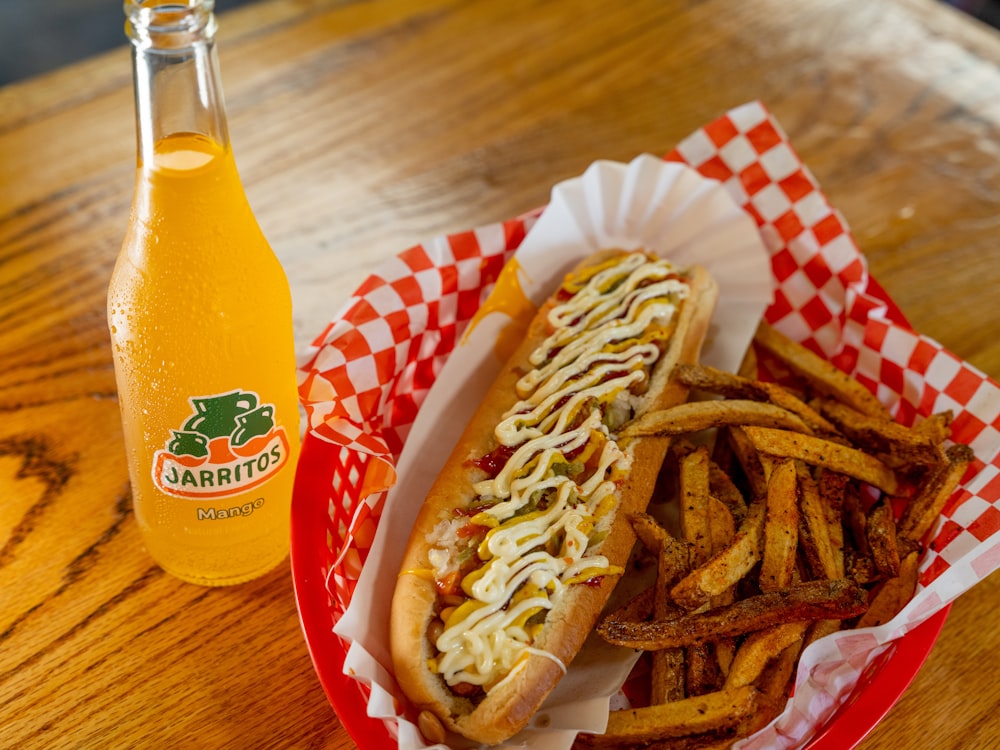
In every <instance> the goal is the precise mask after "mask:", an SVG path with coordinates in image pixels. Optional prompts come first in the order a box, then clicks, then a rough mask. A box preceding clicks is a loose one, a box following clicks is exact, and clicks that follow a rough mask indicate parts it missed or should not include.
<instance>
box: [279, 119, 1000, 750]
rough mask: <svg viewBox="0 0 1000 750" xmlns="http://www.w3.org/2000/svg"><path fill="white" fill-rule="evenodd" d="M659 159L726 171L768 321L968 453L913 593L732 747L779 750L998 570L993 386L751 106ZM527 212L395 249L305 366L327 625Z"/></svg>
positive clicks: (813, 662)
mask: <svg viewBox="0 0 1000 750" xmlns="http://www.w3.org/2000/svg"><path fill="white" fill-rule="evenodd" d="M666 158H667V159H668V160H673V161H680V162H684V163H687V164H688V165H690V166H692V167H694V168H695V169H696V170H697V171H698V172H700V173H701V174H702V175H703V176H705V177H708V178H710V179H714V180H717V181H719V182H720V183H722V184H723V186H724V187H725V189H726V190H727V191H728V192H729V194H730V195H731V196H732V197H733V199H734V200H735V201H736V202H737V204H738V205H740V206H742V207H743V208H744V210H746V211H747V212H748V213H749V214H750V215H751V216H752V217H753V218H754V219H755V221H756V222H757V225H758V228H759V231H760V233H761V237H762V239H763V241H764V243H765V245H766V247H767V249H768V251H769V252H770V253H771V264H772V270H773V273H774V278H775V280H776V283H777V288H776V293H775V299H774V301H773V303H772V304H771V306H770V307H769V308H768V310H767V311H766V313H765V317H766V319H767V320H768V322H770V323H771V324H773V325H774V326H776V327H777V328H778V329H780V330H781V331H783V332H784V333H786V334H788V335H790V336H791V337H792V338H794V339H796V340H798V341H802V342H803V343H804V344H805V345H806V346H808V347H809V348H811V349H813V350H814V351H816V352H818V353H820V354H822V355H823V356H824V357H826V358H828V359H830V360H831V361H833V362H834V363H836V364H837V365H838V366H839V367H840V368H841V369H843V370H845V371H847V372H849V373H851V374H852V375H853V376H854V377H855V378H857V379H858V380H859V381H860V382H862V383H864V384H865V385H867V386H868V387H869V388H870V389H872V390H873V391H874V392H876V393H877V395H878V397H879V398H880V400H881V401H882V402H883V403H885V404H886V405H887V406H889V408H890V410H891V411H892V412H893V414H894V416H895V417H896V418H897V419H898V420H899V421H901V422H903V423H906V424H912V423H913V422H914V421H915V420H919V419H920V418H921V417H925V416H928V415H930V414H932V413H935V412H939V411H943V410H947V409H950V410H952V411H953V413H954V421H953V423H952V428H953V430H952V433H953V434H952V437H953V439H954V440H955V441H956V442H962V443H966V444H968V445H970V446H971V447H972V448H973V450H974V452H975V454H976V456H977V460H976V461H975V463H974V465H973V466H972V467H970V470H969V472H968V474H967V476H966V477H965V481H964V482H963V485H962V487H961V488H960V490H959V491H958V492H956V494H955V496H954V497H953V498H952V499H951V501H950V502H949V503H948V504H947V506H946V507H945V509H944V511H943V513H942V518H941V521H940V523H939V524H938V526H937V527H936V531H935V532H934V537H933V541H932V542H931V544H930V546H929V549H928V551H927V553H926V554H925V557H924V559H923V560H922V563H921V579H920V583H921V589H920V590H919V591H918V594H917V596H916V597H915V599H914V601H913V602H912V603H911V604H910V606H909V607H907V609H905V610H904V611H903V612H902V613H900V615H899V616H898V617H897V618H896V619H895V620H894V621H893V622H892V623H889V624H887V625H885V626H882V628H881V629H875V630H874V631H857V632H850V631H848V632H845V633H841V634H838V635H837V636H834V637H832V638H828V639H825V641H823V642H821V644H816V645H817V646H819V648H818V649H815V650H816V653H814V654H807V657H810V658H805V657H804V658H803V664H802V666H801V667H800V671H799V676H798V684H797V686H796V691H795V698H794V701H793V702H791V703H790V704H789V707H788V709H787V710H786V712H785V714H784V715H783V716H782V717H780V718H779V719H778V720H777V721H776V722H775V723H774V724H773V725H772V726H771V727H769V728H768V729H766V730H764V731H763V732H761V733H759V734H758V735H757V736H756V737H755V738H754V739H752V740H750V741H747V742H746V743H745V745H744V746H745V747H753V748H758V747H759V748H763V747H775V746H780V747H793V746H796V745H798V744H801V742H802V741H804V740H806V739H808V737H809V736H810V735H811V733H812V731H814V730H815V728H816V727H817V726H820V725H822V723H823V722H824V721H825V720H826V718H828V717H829V716H830V715H831V714H832V713H833V711H834V710H835V709H836V707H837V705H838V704H839V702H840V701H841V700H842V699H843V697H844V696H845V695H846V694H847V693H848V692H849V690H850V688H851V686H853V684H854V683H855V681H856V680H857V679H858V676H859V674H860V672H861V670H862V669H863V668H864V666H865V664H867V663H868V662H869V661H870V660H871V659H872V658H873V657H874V655H875V654H876V653H877V652H878V650H879V649H880V648H881V647H882V645H883V644H884V643H886V642H887V641H888V640H889V639H891V638H894V637H897V636H899V635H901V634H903V633H905V632H907V631H908V630H909V629H911V628H912V627H914V626H915V625H916V624H918V623H919V622H922V621H923V620H924V619H926V618H927V617H928V616H930V614H932V613H934V612H936V611H939V610H940V609H941V608H942V607H944V606H945V605H946V604H948V603H949V602H950V601H952V600H953V599H954V598H955V597H956V596H958V595H959V594H960V593H962V592H963V591H965V590H967V589H968V588H969V587H971V586H972V585H974V584H975V583H976V582H977V581H979V580H981V579H982V578H984V577H986V576H987V575H988V574H989V573H991V572H993V571H994V570H996V569H997V568H1000V534H998V533H997V532H998V531H1000V476H998V475H1000V385H998V384H997V383H996V382H995V381H993V380H991V379H990V378H988V377H987V376H986V375H984V374H983V373H981V372H979V371H978V370H976V369H975V368H973V367H971V366H970V365H968V364H967V363H965V362H963V361H962V360H960V359H959V358H957V357H955V356H954V355H953V354H951V353H950V352H948V351H947V350H946V349H944V348H943V347H942V346H941V345H940V344H938V343H936V342H934V341H932V340H930V339H928V338H927V337H925V336H922V335H920V334H919V333H917V332H915V331H913V330H912V329H910V328H909V327H908V326H907V325H906V324H905V321H903V320H902V319H901V317H900V315H899V313H898V311H896V310H895V309H894V306H893V305H892V304H891V302H889V300H888V299H887V298H886V297H885V295H884V292H882V291H881V289H880V288H879V287H878V286H877V284H875V282H874V281H873V280H872V279H871V278H870V277H869V275H868V270H867V266H866V263H865V260H864V257H863V256H862V255H861V253H860V251H859V250H858V247H857V245H856V244H855V242H854V240H853V238H852V236H851V234H850V231H849V229H848V228H847V225H846V223H845V222H844V220H843V219H842V217H841V216H840V215H839V214H838V212H837V211H836V210H835V209H834V208H833V207H831V206H830V204H829V202H828V201H827V199H826V198H825V196H824V195H823V193H822V191H821V190H820V188H819V185H818V184H817V182H816V180H815V179H814V178H813V176H812V175H811V174H810V172H809V170H808V169H807V168H806V167H805V166H804V165H803V164H802V162H801V161H800V159H799V158H798V156H797V155H796V153H795V151H794V149H793V148H792V146H791V144H790V143H789V141H788V139H787V137H786V136H785V134H784V133H783V131H782V129H781V127H780V126H779V125H778V123H777V122H776V121H775V119H774V118H773V117H772V116H771V115H770V114H769V113H768V111H767V110H766V108H765V107H764V106H763V105H761V104H760V103H757V102H753V103H749V104H746V105H743V106H741V107H738V108H736V109H734V110H732V111H730V112H728V113H727V114H726V115H724V116H723V117H720V118H719V119H718V120H716V121H714V122H712V123H710V124H708V125H706V126H705V127H704V128H702V129H700V130H698V131H697V132H695V133H693V134H692V135H690V136H689V137H687V138H686V139H684V140H683V141H682V142H681V143H680V144H679V145H678V146H677V147H676V148H675V149H674V151H672V152H671V153H670V154H668V155H667V156H666ZM538 215H540V212H537V211H536V212H533V213H531V214H528V215H525V216H522V217H519V218H517V219H513V220H510V221H507V222H503V223H500V224H494V225H489V226H486V227H481V228H479V229H475V230H472V231H469V232H463V233H459V234H453V235H448V236H446V237H440V238H436V239H434V240H432V241H430V242H427V243H424V244H422V245H417V246H415V247H412V248H410V249H408V250H406V251H405V252H403V253H401V254H400V255H399V256H397V257H395V258H393V259H391V260H390V261H389V262H387V263H386V264H385V265H384V266H383V267H382V268H381V269H380V272H379V273H378V274H377V275H374V276H372V277H370V278H369V279H368V280H367V281H366V282H365V283H364V284H363V285H362V286H361V287H360V288H359V289H358V290H357V292H356V293H355V294H354V296H353V297H352V298H351V299H350V300H349V301H348V302H347V304H346V305H345V306H344V307H343V308H342V309H341V311H340V312H339V313H338V314H337V315H336V316H335V318H334V321H333V322H332V323H331V324H330V325H329V326H328V327H327V329H326V330H325V331H323V333H322V334H321V335H320V336H319V337H318V338H317V339H316V340H315V342H314V345H313V348H312V350H311V351H310V353H309V355H308V358H307V359H306V360H305V361H304V362H303V364H302V367H301V379H300V382H301V385H300V396H301V399H302V402H303V404H304V405H305V408H306V411H307V415H308V418H309V428H310V430H311V431H312V432H313V433H314V435H315V436H317V437H319V438H321V439H323V440H326V441H329V442H331V443H334V444H337V445H340V446H342V448H341V450H340V460H339V462H338V463H337V464H336V465H334V466H331V467H329V468H330V473H331V486H330V487H329V488H324V490H323V491H322V493H321V495H322V496H323V497H325V498H329V501H328V503H329V507H328V508H327V511H328V515H329V520H330V525H329V533H328V534H327V541H328V544H329V550H328V552H329V555H328V557H327V559H329V560H330V563H331V564H330V568H329V569H328V570H325V571H323V574H324V576H325V577H326V579H327V581H328V588H329V595H330V598H329V606H330V610H331V620H332V622H336V621H337V620H338V619H339V617H340V615H342V614H343V612H344V611H345V610H346V608H347V606H348V604H349V603H350V600H351V596H352V593H353V591H354V587H355V585H356V582H357V579H358V575H359V573H360V570H361V567H362V566H363V565H364V562H365V559H366V556H367V553H368V551H369V549H370V548H371V545H372V541H373V538H374V535H375V530H376V528H377V525H378V522H379V518H380V516H381V510H382V507H383V503H384V500H385V494H386V492H385V491H386V489H387V488H388V487H389V486H391V485H392V483H393V481H394V479H395V472H394V467H395V465H396V461H397V459H398V457H399V453H400V450H401V448H402V446H403V444H404V442H405V440H406V436H407V433H408V430H409V427H410V425H411V424H412V422H413V419H414V417H415V415H416V413H417V410H418V409H419V408H420V405H421V403H422V402H423V398H424V396H425V395H426V394H427V391H428V389H429V388H430V387H431V385H432V384H433V382H434V379H435V377H436V375H437V373H438V372H439V371H440V369H441V367H442V365H443V363H444V362H445V360H446V359H447V357H448V356H449V354H450V353H451V352H452V350H453V349H454V347H455V346H456V344H457V343H458V341H459V340H460V338H461V336H462V333H463V331H464V330H465V328H466V327H467V326H468V324H469V322H470V320H471V319H472V317H473V315H474V314H475V312H476V310H477V309H478V308H479V305H480V303H481V302H482V300H483V299H485V297H486V296H487V294H488V293H489V291H490V289H491V288H492V286H493V284H494V283H495V281H496V279H497V276H498V274H499V272H500V269H501V268H502V267H503V265H504V263H505V262H506V261H507V260H508V259H509V258H510V257H511V255H512V254H513V253H514V252H515V251H516V250H517V248H518V246H519V244H520V243H521V241H522V239H523V238H524V236H525V234H526V233H527V232H528V231H529V230H530V228H531V226H532V225H533V223H534V221H535V220H536V219H537V217H538ZM295 522H296V521H295V519H294V518H293V524H294V523H295ZM307 637H308V633H307ZM814 648H815V647H814ZM810 651H813V649H811V650H810ZM359 686H360V688H361V689H362V691H365V690H366V688H365V686H363V685H359Z"/></svg>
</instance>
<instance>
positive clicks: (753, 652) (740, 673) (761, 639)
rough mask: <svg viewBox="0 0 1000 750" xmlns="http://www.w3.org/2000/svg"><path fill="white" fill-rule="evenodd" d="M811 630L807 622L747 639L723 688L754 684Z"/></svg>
mask: <svg viewBox="0 0 1000 750" xmlns="http://www.w3.org/2000/svg"><path fill="white" fill-rule="evenodd" d="M808 627H809V623H808V622H785V623H781V624H780V625H772V626H771V627H769V628H765V629H763V630H758V631H757V632H755V633H751V634H750V635H748V636H747V637H746V640H744V641H743V643H742V645H740V647H739V650H737V652H736V656H735V658H734V659H733V664H732V666H731V667H730V669H729V674H728V675H727V676H726V682H725V685H724V687H725V688H727V689H729V688H735V687H739V686H740V685H750V684H752V683H755V682H756V681H757V679H758V678H759V677H760V676H761V674H762V673H763V671H764V667H766V666H767V664H768V663H769V662H770V661H771V660H772V659H774V658H776V657H777V656H778V655H779V654H780V653H781V652H782V651H784V650H785V649H786V648H788V647H789V646H791V645H792V644H795V643H798V642H800V641H801V640H802V637H803V635H805V632H806V628H808Z"/></svg>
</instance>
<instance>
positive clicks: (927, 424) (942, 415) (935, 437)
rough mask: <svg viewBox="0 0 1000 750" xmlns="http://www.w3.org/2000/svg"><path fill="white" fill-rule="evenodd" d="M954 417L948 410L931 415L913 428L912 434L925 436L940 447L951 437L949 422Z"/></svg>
mask: <svg viewBox="0 0 1000 750" xmlns="http://www.w3.org/2000/svg"><path fill="white" fill-rule="evenodd" d="M953 418H954V415H953V414H952V412H951V411H950V410H947V411H942V412H938V413H937V414H931V415H930V416H929V417H927V419H924V420H922V421H920V422H917V424H915V425H914V426H913V430H914V432H918V433H920V434H921V435H926V436H927V437H928V438H930V440H931V441H932V442H933V443H935V444H936V445H941V444H942V443H943V442H944V441H945V440H947V439H948V438H949V437H951V420H952V419H953Z"/></svg>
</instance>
